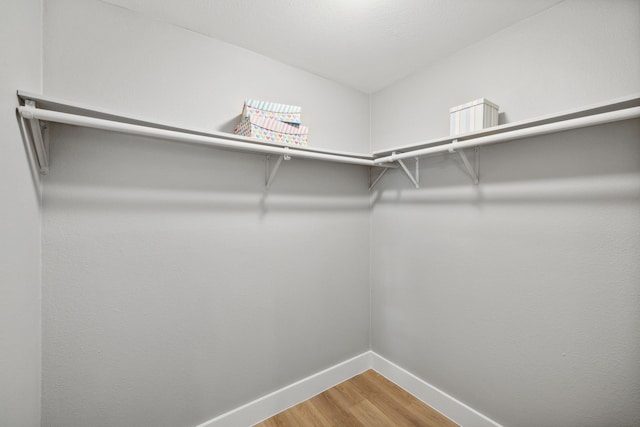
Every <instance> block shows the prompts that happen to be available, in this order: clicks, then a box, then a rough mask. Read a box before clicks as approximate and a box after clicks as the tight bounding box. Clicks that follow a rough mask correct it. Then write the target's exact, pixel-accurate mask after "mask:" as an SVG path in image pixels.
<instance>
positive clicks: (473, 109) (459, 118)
mask: <svg viewBox="0 0 640 427" xmlns="http://www.w3.org/2000/svg"><path fill="white" fill-rule="evenodd" d="M498 109H499V107H498V106H497V105H496V104H494V103H493V102H491V101H489V100H488V99H485V98H480V99H476V100H475V101H471V102H467V103H466V104H462V105H458V106H457V107H453V108H450V109H449V118H450V121H449V124H450V127H449V130H450V134H451V135H458V134H461V133H467V132H473V131H476V130H480V129H485V128H488V127H491V126H497V125H498Z"/></svg>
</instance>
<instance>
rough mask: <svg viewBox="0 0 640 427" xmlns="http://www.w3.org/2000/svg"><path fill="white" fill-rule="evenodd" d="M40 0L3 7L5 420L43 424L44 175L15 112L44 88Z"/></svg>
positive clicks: (17, 425)
mask: <svg viewBox="0 0 640 427" xmlns="http://www.w3.org/2000/svg"><path fill="white" fill-rule="evenodd" d="M41 52H42V12H41V2H40V0H24V1H19V2H4V3H3V5H2V13H1V14H0V76H1V77H0V145H1V148H0V152H1V153H2V154H1V155H0V194H2V204H1V205H0V242H1V243H0V260H1V261H0V426H2V427H35V426H39V425H40V364H41V359H40V353H41V352H40V337H41V333H40V329H41V328H40V319H41V316H40V297H41V290H40V289H41V288H40V276H41V264H40V251H41V246H40V182H39V178H38V175H37V173H36V174H34V173H33V172H32V169H31V167H30V161H29V159H30V152H29V151H28V148H27V147H26V146H25V144H24V143H23V135H22V133H21V126H19V124H18V120H17V117H16V107H17V106H18V99H17V97H16V90H17V89H23V90H30V91H34V92H39V91H40V90H41V70H42V64H41V58H42V56H41Z"/></svg>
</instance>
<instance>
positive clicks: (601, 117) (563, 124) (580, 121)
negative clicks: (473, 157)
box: [374, 107, 640, 165]
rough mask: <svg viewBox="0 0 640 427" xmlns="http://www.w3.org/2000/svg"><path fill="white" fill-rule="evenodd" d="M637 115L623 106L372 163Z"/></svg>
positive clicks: (638, 114) (638, 109) (638, 113)
mask: <svg viewBox="0 0 640 427" xmlns="http://www.w3.org/2000/svg"><path fill="white" fill-rule="evenodd" d="M637 117H640V107H632V108H625V109H623V110H616V111H610V112H607V113H600V114H594V115H591V116H585V117H579V118H576V119H569V120H563V121H559V122H554V123H547V124H543V125H537V126H532V127H528V128H524V129H518V130H513V131H509V132H504V133H498V134H494V135H488V136H481V137H478V138H472V139H468V140H465V141H453V142H451V143H449V144H442V145H438V146H435V147H429V148H422V149H419V150H413V151H407V152H404V153H392V154H391V155H390V156H385V157H379V158H377V159H375V160H374V163H376V164H378V165H380V164H385V163H393V162H397V161H399V160H403V159H408V158H410V157H423V156H427V155H430V154H437V153H445V152H451V151H458V150H463V149H465V148H472V147H480V146H482V145H489V144H496V143H499V142H505V141H513V140H516V139H522V138H528V137H532V136H537V135H546V134H549V133H555V132H561V131H565V130H571V129H577V128H582V127H587V126H595V125H600V124H605V123H611V122H617V121H621V120H629V119H635V118H637Z"/></svg>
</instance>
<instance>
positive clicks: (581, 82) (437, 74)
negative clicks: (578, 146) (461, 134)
mask: <svg viewBox="0 0 640 427" xmlns="http://www.w3.org/2000/svg"><path fill="white" fill-rule="evenodd" d="M639 8H640V3H639V2H638V1H637V0H612V1H608V0H576V1H572V0H568V1H564V2H562V3H560V4H558V5H556V6H554V7H552V8H550V9H549V10H546V11H544V12H542V13H540V14H538V15H535V16H533V17H531V18H529V19H525V20H523V21H521V22H519V23H517V24H515V25H513V26H511V27H509V28H507V29H505V30H503V31H500V32H498V33H496V34H494V35H493V36H491V37H488V38H486V39H483V40H480V41H478V42H477V43H476V44H474V45H471V46H469V47H467V48H466V49H464V50H462V51H460V52H458V53H456V54H454V55H451V56H449V57H447V58H444V59H442V60H440V61H438V62H436V63H435V64H433V65H432V66H431V67H429V68H427V69H425V70H423V71H422V72H419V73H416V74H413V75H411V76H410V77H408V78H406V79H404V80H402V81H400V82H398V83H396V84H395V85H392V86H391V87H389V88H387V89H384V90H382V91H380V92H378V93H376V94H374V95H372V99H371V115H372V118H373V120H372V121H371V128H372V134H371V145H372V149H373V151H377V150H381V149H386V148H390V147H397V146H400V145H404V144H411V143H415V142H418V141H425V140H428V139H431V138H437V137H441V136H445V135H448V134H449V108H450V107H453V106H456V105H460V104H463V103H466V102H468V101H471V100H474V99H478V98H482V97H484V98H488V99H489V100H491V101H493V102H495V103H496V104H498V105H499V106H500V110H501V111H502V112H503V113H504V114H502V115H501V117H500V122H501V123H506V122H514V121H518V120H525V119H529V118H533V117H536V116H539V115H543V114H547V113H554V112H558V111H563V110H566V109H571V108H577V107H582V106H584V105H589V104H591V103H595V102H600V101H606V100H609V99H612V98H616V97H621V96H626V95H629V94H631V93H634V92H637V91H638V86H639V85H640V77H638V76H640V55H637V50H638V49H637V48H638V45H639V44H640V22H639V21H640V17H639V15H640V11H639V10H638V9H639Z"/></svg>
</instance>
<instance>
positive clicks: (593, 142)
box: [371, 1, 640, 427]
mask: <svg viewBox="0 0 640 427" xmlns="http://www.w3.org/2000/svg"><path fill="white" fill-rule="evenodd" d="M639 8H640V3H638V2H624V1H622V2H618V1H615V2H564V3H561V4H560V5H558V6H556V7H554V8H552V9H550V10H548V11H546V12H544V13H542V14H539V15H537V16H535V17H533V18H531V19H529V20H527V21H524V22H522V23H520V24H517V25H515V26H513V27H511V28H509V29H507V30H505V31H503V32H500V33H498V34H496V35H494V36H492V37H491V38H489V39H487V40H484V41H482V42H479V43H477V44H476V45H475V46H472V47H470V48H468V49H466V50H464V51H461V52H459V53H458V54H456V55H453V56H452V57H449V58H448V59H446V60H444V61H442V62H441V63H438V64H436V65H434V66H433V67H432V68H430V69H427V70H425V71H424V72H423V73H421V74H419V75H416V76H413V77H411V78H409V79H407V80H406V81H403V82H400V83H399V84H398V85H397V86H394V87H391V88H389V89H387V90H385V91H384V92H382V93H380V94H377V95H374V96H373V99H372V110H373V115H372V123H373V124H374V128H375V130H374V134H373V141H374V144H378V145H380V144H381V145H391V142H392V141H391V139H390V135H392V134H393V135H395V136H396V139H394V140H393V145H399V144H406V143H410V142H412V141H418V140H421V139H428V138H431V137H436V136H439V135H446V133H447V129H446V128H447V119H446V113H447V111H448V107H450V106H453V105H456V104H460V103H462V102H464V101H469V100H472V99H474V98H478V97H481V96H484V97H487V98H489V99H491V100H492V101H494V102H496V103H498V104H499V105H501V107H503V110H504V111H506V115H507V117H508V118H509V120H511V119H514V120H517V119H524V118H526V117H527V116H529V115H534V114H544V113H552V112H554V111H558V110H563V109H566V108H570V107H577V106H579V105H580V104H581V103H590V102H596V101H601V100H606V99H609V98H615V97H618V96H622V95H625V94H630V93H635V92H639V91H640V77H639V76H640V67H639V65H638V64H639V56H638V52H639V51H640V50H639V49H640V22H639V20H640V10H639ZM509 46H511V47H512V48H509ZM523 46H525V47H526V49H524V50H522V51H521V50H520V49H519V48H522V47H523ZM485 57H486V59H482V60H481V58H485ZM464 64H468V65H472V64H473V65H474V71H477V73H478V74H479V75H480V79H479V80H475V79H473V78H471V77H470V78H469V79H468V80H465V79H462V78H461V76H462V74H463V72H462V71H461V70H462V69H463V65H464ZM410 94H413V96H410ZM426 94H428V96H427V95H426ZM421 95H422V96H421ZM394 99H405V100H406V101H407V102H406V104H405V105H406V108H402V107H398V105H400V104H399V103H398V102H396V103H395V104H394V106H395V107H396V108H395V109H394V110H390V109H389V108H388V106H387V105H386V103H389V102H391V100H394ZM416 99H420V102H417V101H415V100H416ZM412 109H418V110H419V111H413V110H412ZM436 110H437V111H439V112H440V113H439V114H440V115H441V116H442V119H436V118H435V113H434V111H436ZM420 114H422V115H424V117H434V119H433V120H418V119H417V118H416V116H417V115H420ZM383 116H384V117H383ZM411 117H413V118H414V120H415V124H413V125H409V124H406V123H405V121H406V120H409V119H410V118H411ZM383 119H384V120H383ZM383 121H386V123H387V124H389V126H387V127H385V128H384V129H382V125H380V126H378V125H375V124H376V123H382V122H383ZM422 124H424V125H425V126H424V127H421V126H420V125H422ZM639 142H640V122H639V121H638V120H631V121H626V122H621V123H616V124H609V125H603V126H598V127H593V128H585V129H580V130H575V131H570V132H564V133H559V134H555V135H549V136H544V137H536V138H529V139H526V140H521V141H517V142H512V143H509V144H500V145H493V146H489V147H484V148H482V149H481V150H480V156H481V157H480V159H481V163H480V175H481V182H480V185H479V186H477V187H475V186H473V185H472V183H471V180H470V178H469V177H468V176H467V175H466V173H465V170H464V167H463V165H462V162H461V161H460V159H459V158H457V157H456V156H436V157H431V158H425V159H423V160H422V161H421V173H420V174H421V181H422V188H421V189H420V190H416V189H413V188H411V184H410V182H409V180H408V179H407V178H406V177H405V176H404V175H403V174H402V172H401V171H391V172H389V173H388V174H387V175H386V176H385V177H384V179H383V180H382V181H381V186H380V188H379V192H377V193H376V194H375V199H374V207H373V213H372V230H373V237H372V260H371V263H372V331H373V332H372V349H373V350H374V351H375V352H377V353H379V354H381V355H382V356H384V357H387V358H389V359H390V360H392V361H393V362H395V363H397V364H399V365H400V366H402V367H404V368H406V369H408V370H409V371H411V372H413V373H414V374H416V375H418V376H419V377H421V378H423V379H424V380H426V381H428V382H429V383H431V384H433V385H435V386H437V387H439V388H440V389H442V390H444V391H445V392H447V393H449V394H451V395H453V396H454V397H456V398H458V399H460V400H461V401H463V402H465V403H467V404H468V405H470V406H471V407H473V408H474V409H477V410H479V411H480V412H482V413H484V414H485V415H487V416H489V417H491V418H493V419H495V420H496V421H498V422H500V423H503V424H504V425H506V426H524V427H526V426H532V427H533V426H536V427H541V426H559V425H561V426H576V427H578V426H602V425H607V426H631V425H637V423H638V420H639V419H640V409H639V408H640V371H638V360H640V309H639V307H640V293H639V289H640V264H639V263H638V259H640V143H639ZM468 155H470V156H472V155H473V151H472V150H471V151H469V153H468ZM379 185H380V184H379Z"/></svg>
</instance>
